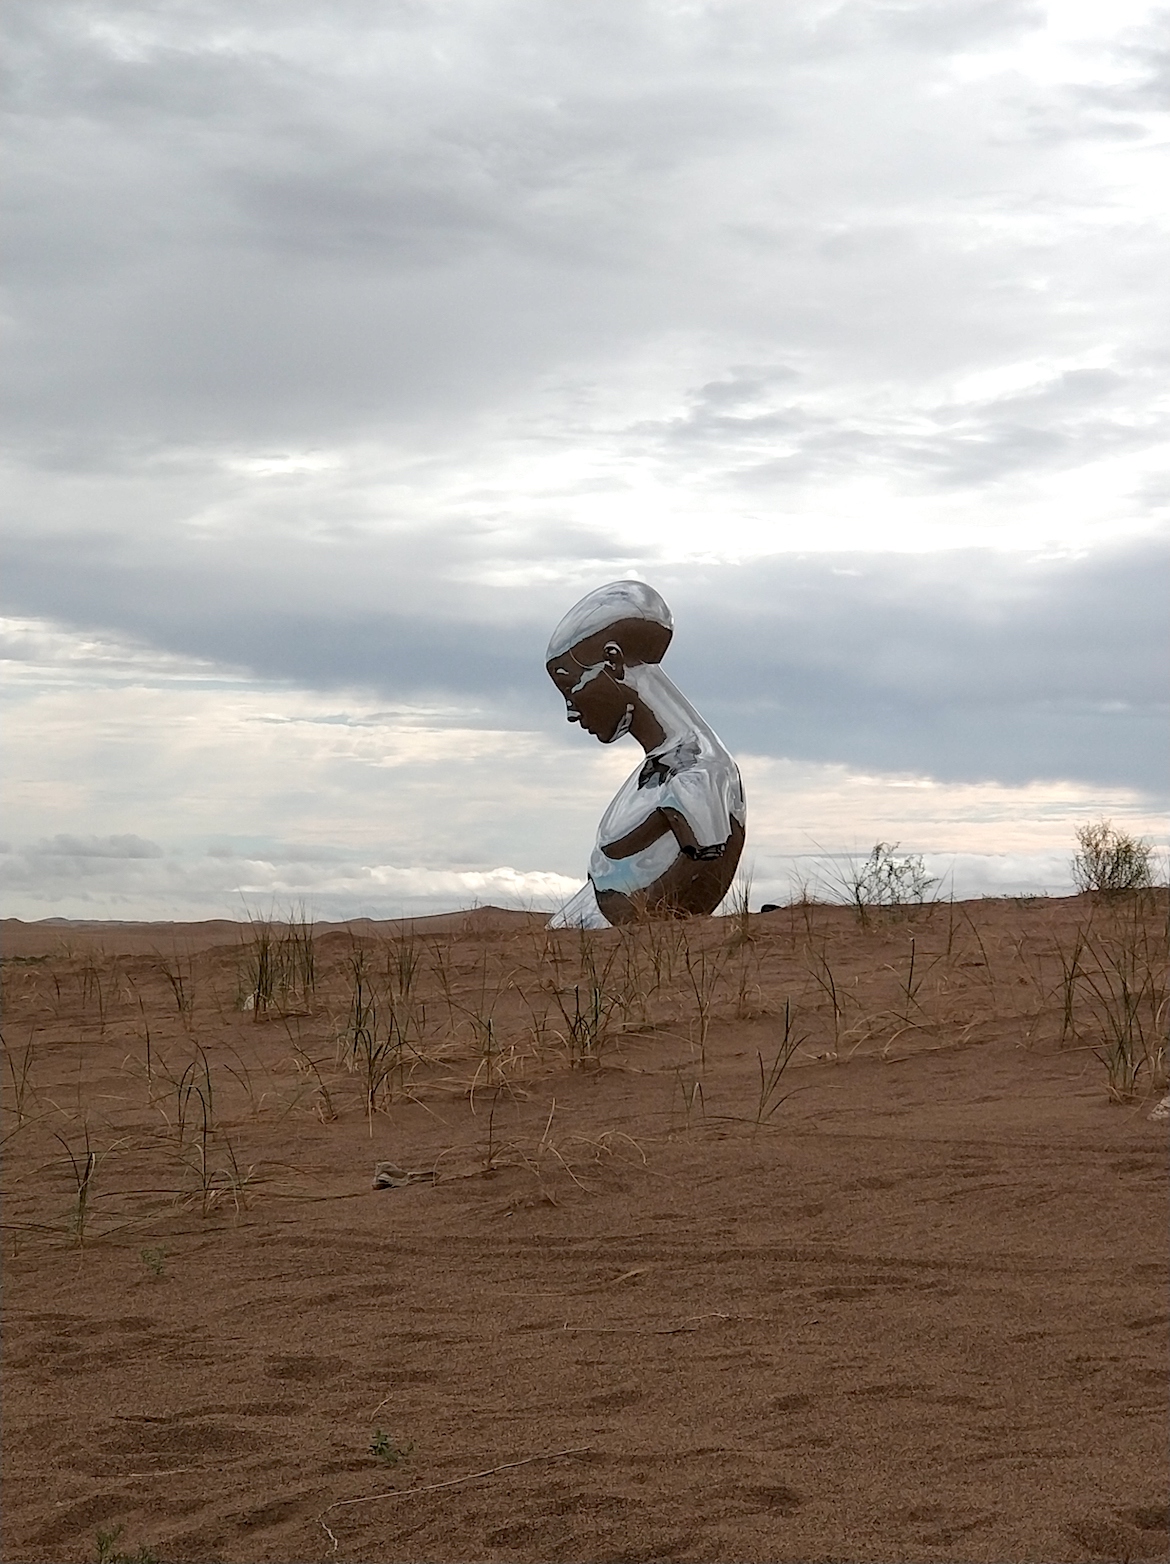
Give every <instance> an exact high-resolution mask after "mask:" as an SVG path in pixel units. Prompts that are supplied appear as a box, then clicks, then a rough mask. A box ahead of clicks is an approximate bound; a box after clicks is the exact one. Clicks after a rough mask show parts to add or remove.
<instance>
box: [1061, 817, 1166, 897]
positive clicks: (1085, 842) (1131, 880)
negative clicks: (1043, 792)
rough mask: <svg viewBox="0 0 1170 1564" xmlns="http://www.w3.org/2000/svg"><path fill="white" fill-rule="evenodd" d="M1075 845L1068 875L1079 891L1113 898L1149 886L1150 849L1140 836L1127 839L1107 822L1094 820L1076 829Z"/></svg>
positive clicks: (1128, 836) (1151, 859)
mask: <svg viewBox="0 0 1170 1564" xmlns="http://www.w3.org/2000/svg"><path fill="white" fill-rule="evenodd" d="M1077 843H1078V848H1077V852H1076V854H1075V855H1074V857H1073V859H1072V874H1073V881H1074V883H1075V885H1076V887H1077V889H1078V890H1079V891H1096V892H1098V893H1101V894H1104V895H1117V894H1118V893H1119V892H1122V891H1141V890H1147V889H1148V888H1149V887H1150V886H1151V885H1153V883H1154V868H1153V848H1152V847H1151V845H1150V843H1149V842H1147V841H1146V840H1145V838H1144V837H1141V836H1131V835H1130V834H1129V832H1128V831H1123V830H1122V829H1121V828H1120V827H1118V826H1115V825H1114V824H1113V822H1112V821H1111V820H1097V821H1086V822H1085V824H1084V825H1080V826H1078V827H1077Z"/></svg>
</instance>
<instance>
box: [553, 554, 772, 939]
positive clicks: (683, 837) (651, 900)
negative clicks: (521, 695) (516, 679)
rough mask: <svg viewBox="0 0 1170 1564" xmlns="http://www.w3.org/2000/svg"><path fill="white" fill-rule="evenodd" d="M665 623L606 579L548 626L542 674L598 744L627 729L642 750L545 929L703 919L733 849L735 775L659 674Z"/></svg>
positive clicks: (719, 893)
mask: <svg viewBox="0 0 1170 1564" xmlns="http://www.w3.org/2000/svg"><path fill="white" fill-rule="evenodd" d="M673 633H674V620H673V618H672V616H671V612H670V609H669V608H668V607H667V606H666V603H665V602H664V601H663V599H662V598H661V596H660V595H659V594H658V593H657V592H656V591H655V590H654V588H653V587H649V586H647V585H646V584H645V583H644V582H641V581H614V582H611V583H610V585H609V586H603V587H598V589H597V591H595V592H590V593H589V595H588V597H583V598H582V599H581V601H580V602H579V603H577V604H576V605H575V606H574V607H573V608H571V609H570V610H569V612H568V613H567V614H566V615H565V617H564V618H563V619H562V620H561V622H560V624H559V625H558V626H557V627H556V629H555V630H554V631H553V635H552V639H551V640H550V641H549V643H548V663H547V667H548V672H549V677H550V678H551V679H552V681H553V683H554V684H555V685H556V687H557V689H558V690H560V692H561V694H562V695H563V696H564V698H565V703H566V705H567V707H568V716H569V721H570V722H579V723H580V724H581V726H582V727H583V728H584V729H585V731H586V732H587V733H592V734H593V736H594V738H596V739H598V740H600V742H601V743H602V744H612V743H614V742H615V741H616V740H617V739H620V738H622V737H623V736H624V735H625V734H627V733H628V734H630V735H631V737H633V738H635V739H637V741H638V743H639V744H641V746H642V748H643V749H644V750H645V752H646V758H645V760H644V761H643V762H642V764H641V765H640V766H638V767H636V769H635V770H634V771H632V772H631V773H630V775H629V776H628V777H627V779H626V781H625V782H624V783H623V784H622V786H621V788H620V789H619V790H618V793H617V796H616V797H615V798H614V800H613V802H612V803H611V804H610V806H609V808H608V809H607V810H606V811H605V814H604V815H603V816H602V817H601V824H600V826H599V827H598V830H597V842H596V845H595V846H594V849H593V855H592V857H591V858H590V860H589V880H588V883H587V884H586V885H585V886H584V887H583V888H582V889H581V890H580V891H578V893H577V894H576V896H574V897H573V898H572V900H571V901H569V902H568V903H567V904H566V906H565V907H563V908H562V910H561V911H560V912H559V913H557V915H556V917H554V918H553V919H552V922H551V924H550V927H551V928H587V929H604V928H608V927H609V926H610V925H611V924H615V923H630V922H633V921H635V920H636V919H638V918H640V917H644V916H646V915H647V914H671V913H674V914H682V913H709V912H714V911H715V908H716V907H717V906H718V905H719V903H720V902H721V901H722V900H723V897H724V896H725V895H726V893H727V890H728V888H729V887H730V885H731V882H732V879H733V878H734V876H735V870H736V866H737V865H738V863H739V857H740V854H741V852H742V851H743V841H744V826H745V823H746V819H747V809H746V805H745V802H744V795H743V783H742V782H741V781H740V776H739V768H738V767H737V766H736V764H735V761H734V760H732V758H731V756H730V755H729V754H728V753H727V751H726V749H724V747H723V745H722V744H721V743H720V741H719V738H718V736H717V735H716V733H715V732H714V730H713V729H712V728H711V727H710V726H709V725H708V724H707V723H706V722H704V721H703V719H702V717H700V716H699V713H698V712H697V711H696V710H695V708H694V707H693V706H692V705H691V703H690V701H688V700H687V698H686V697H685V696H684V695H683V694H682V692H681V691H680V690H678V689H677V688H676V687H675V685H674V684H673V682H672V681H671V680H670V679H669V678H668V677H667V675H666V674H665V673H663V671H662V669H661V668H660V667H659V664H660V663H661V661H662V658H663V656H664V655H665V652H666V648H667V647H668V646H669V645H670V640H671V636H672V635H673Z"/></svg>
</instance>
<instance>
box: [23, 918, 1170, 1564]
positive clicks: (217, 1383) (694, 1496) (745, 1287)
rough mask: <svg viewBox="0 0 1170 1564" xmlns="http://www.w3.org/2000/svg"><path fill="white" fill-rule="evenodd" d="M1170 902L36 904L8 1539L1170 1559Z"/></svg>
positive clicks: (453, 1551)
mask: <svg viewBox="0 0 1170 1564" xmlns="http://www.w3.org/2000/svg"><path fill="white" fill-rule="evenodd" d="M1166 918H1167V907H1166V897H1165V894H1164V893H1160V894H1158V895H1153V894H1151V895H1149V896H1147V897H1144V898H1142V899H1140V900H1133V899H1129V898H1124V899H1121V900H1118V901H1114V902H1109V903H1100V904H1096V905H1094V904H1093V903H1092V902H1090V901H1089V900H1088V899H1086V898H1071V899H1068V900H1061V901H1034V902H1029V903H1019V902H1010V901H1003V902H977V903H966V904H960V905H954V906H952V905H939V906H936V907H933V908H927V909H921V910H918V911H915V912H913V913H875V914H873V915H871V917H870V918H869V920H868V922H867V923H866V924H865V925H864V926H863V925H861V924H859V922H858V920H857V918H856V917H855V916H854V915H853V914H851V913H849V912H847V911H846V910H844V909H841V908H831V907H817V906H797V907H793V908H786V909H783V910H782V911H779V912H776V913H770V914H767V915H756V916H753V917H751V918H750V919H742V920H734V919H720V920H708V921H706V922H695V923H680V924H657V925H650V926H647V927H646V928H642V929H638V930H633V931H615V932H614V933H612V934H604V935H595V936H589V937H588V938H586V939H583V938H581V937H579V936H576V935H573V934H568V933H562V934H557V935H555V936H549V935H547V934H546V932H545V931H544V929H543V928H542V926H541V924H542V920H541V919H540V918H539V917H536V916H531V915H525V914H518V913H507V912H503V911H500V910H499V909H480V910H478V911H476V912H474V913H470V914H455V915H450V916H448V917H444V918H439V919H415V920H412V923H411V924H403V923H400V924H396V925H388V924H374V923H369V922H362V923H355V924H352V925H348V926H324V925H322V926H318V927H317V928H316V929H315V930H313V931H312V937H311V938H306V935H307V934H308V931H306V930H304V929H296V928H294V929H292V930H291V931H290V930H288V929H273V930H271V931H269V936H270V937H268V936H266V935H265V932H264V931H263V930H262V929H260V928H258V926H256V925H250V926H249V925H234V924H230V923H225V922H219V923H203V924H188V925H179V924H166V925H153V926H150V925H141V924H106V925H101V924H90V925H77V924H69V925H63V924H21V923H17V922H14V921H11V920H10V921H8V922H6V923H4V924H3V926H2V934H3V950H4V956H5V979H6V993H7V1019H6V1026H5V1038H6V1051H7V1060H6V1065H5V1073H6V1080H5V1096H4V1109H5V1111H4V1134H5V1168H4V1193H5V1204H4V1250H5V1281H6V1286H5V1296H4V1308H5V1330H4V1343H3V1350H4V1433H5V1438H4V1479H5V1480H4V1498H5V1505H4V1521H3V1540H4V1558H5V1559H8V1560H13V1561H16V1560H28V1561H37V1560H83V1559H93V1558H97V1557H98V1556H99V1551H100V1550H101V1549H104V1551H105V1554H106V1556H107V1558H114V1557H117V1556H122V1557H128V1558H134V1557H139V1558H141V1559H143V1560H145V1559H147V1558H150V1557H154V1558H157V1559H159V1560H176V1561H177V1560H240V1561H244V1560H272V1561H293V1560H313V1559H338V1560H355V1561H356V1560H361V1561H380V1560H413V1559H419V1560H422V1559H452V1560H455V1559H478V1560H545V1559H565V1560H577V1559H589V1560H615V1561H616V1560H630V1561H633V1560H643V1559H644V1560H650V1559H680V1560H681V1559H705V1560H706V1559H710V1560H720V1559H787V1560H803V1559H839V1560H854V1559H856V1560H874V1561H891V1560H922V1561H928V1560H986V1561H996V1564H998V1561H1004V1560H1016V1559H1019V1560H1024V1559H1029V1560H1072V1561H1079V1560H1093V1559H1111V1560H1121V1559H1129V1560H1153V1559H1164V1558H1165V1557H1166V1555H1167V1543H1168V1534H1167V1506H1166V1493H1167V1487H1168V1481H1167V1480H1168V1476H1170V1473H1168V1470H1167V1466H1168V1462H1167V1452H1166V1439H1165V1431H1166V1410H1167V1407H1166V1401H1167V1397H1166V1375H1165V1369H1166V1346H1167V1327H1168V1320H1170V1309H1168V1306H1167V1292H1166V1282H1167V1223H1166V1215H1167V1212H1166V1198H1165V1189H1166V1185H1165V1174H1166V1162H1167V1146H1166V1140H1167V1126H1166V1123H1165V1121H1158V1120H1155V1119H1151V1117H1150V1112H1151V1108H1152V1107H1153V1105H1154V1103H1155V1102H1156V1101H1157V1099H1158V1098H1159V1097H1160V1096H1161V1095H1162V1093H1163V1092H1164V1091H1165V1082H1164V1070H1165V1060H1164V1055H1163V1054H1162V1053H1161V1052H1160V1049H1161V1039H1163V1038H1164V1029H1165V1017H1166V976H1165V955H1166ZM266 937H267V938H268V943H267V944H266V943H265V940H266ZM786 1002H787V1016H786ZM248 1006H250V1008H245V1007H248ZM786 1028H787V1030H786ZM382 1164H392V1165H393V1167H394V1168H395V1169H398V1170H401V1172H402V1174H403V1175H406V1174H413V1175H415V1177H414V1178H413V1179H411V1180H407V1179H406V1178H405V1177H402V1178H397V1177H390V1178H389V1179H388V1182H389V1183H390V1185H391V1187H387V1188H381V1189H375V1188H374V1187H373V1183H374V1172H375V1169H376V1168H377V1167H378V1166H379V1165H382ZM118 1527H121V1528H122V1530H121V1531H120V1532H118V1533H117V1535H116V1537H115V1536H113V1535H112V1534H114V1533H115V1532H116V1530H117V1528H118ZM99 1533H100V1534H101V1537H100V1539H99Z"/></svg>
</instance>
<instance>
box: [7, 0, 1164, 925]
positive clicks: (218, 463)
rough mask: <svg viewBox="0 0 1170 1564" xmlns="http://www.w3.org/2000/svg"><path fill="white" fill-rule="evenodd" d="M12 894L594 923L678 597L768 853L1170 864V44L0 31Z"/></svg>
mask: <svg viewBox="0 0 1170 1564" xmlns="http://www.w3.org/2000/svg"><path fill="white" fill-rule="evenodd" d="M6 27H7V31H8V34H9V40H8V41H9V51H8V53H9V61H10V64H9V76H8V79H7V83H6V86H7V92H6V103H7V110H6V122H5V132H6V135H5V141H6V145H7V146H8V148H9V150H10V159H11V167H10V171H9V174H8V177H7V180H6V195H7V202H8V212H7V215H6V217H5V230H6V233H7V235H8V238H9V245H8V265H7V278H8V284H9V289H8V294H7V297H6V300H5V303H4V306H3V328H4V332H5V337H6V342H5V347H4V355H5V364H6V368H7V370H8V373H7V376H6V377H5V385H4V391H3V396H4V407H3V415H4V426H5V429H6V431H7V447H6V453H5V458H4V482H5V489H6V497H5V503H4V514H5V518H6V519H5V543H6V560H5V567H4V576H3V594H4V604H3V606H4V612H5V614H6V615H7V616H8V618H7V620H6V621H5V628H4V654H5V657H6V659H7V660H6V669H7V673H8V677H7V679H6V681H5V683H6V693H5V702H6V707H7V713H6V728H7V731H8V734H9V742H8V744H7V745H6V746H5V753H6V759H5V766H6V768H7V771H8V780H7V782H6V794H7V797H8V808H7V809H6V826H5V831H6V836H7V840H6V841H5V842H4V843H3V844H0V846H2V848H3V852H4V857H3V860H2V861H0V870H2V871H3V877H4V882H5V884H6V887H7V889H6V901H5V904H4V908H3V910H4V911H7V912H10V913H15V914H17V915H20V916H27V917H44V916H50V915H55V914H56V915H69V916H94V917H97V916H113V917H134V916H154V917H171V916H173V917H186V916H204V915H217V914H222V913H229V914H231V913H235V914H237V915H238V914H239V912H240V911H241V908H242V906H243V905H244V904H245V903H247V904H249V905H253V906H258V905H261V904H263V905H265V906H267V905H269V904H270V903H271V902H272V901H273V899H275V900H276V901H278V902H286V901H288V900H290V899H292V898H294V897H296V898H300V897H304V898H306V899H307V900H308V901H309V902H310V903H311V905H312V906H313V907H314V908H315V909H316V910H317V911H319V912H320V913H321V914H322V915H328V916H339V915H346V914H358V913H367V912H370V913H375V914H392V913H395V912H398V911H422V910H429V909H433V908H438V907H440V906H453V905H467V904H469V903H471V902H472V901H475V900H481V901H484V900H491V901H497V902H499V901H508V902H511V903H517V902H519V903H527V904H531V905H540V906H553V905H555V904H556V903H557V901H558V900H559V899H561V898H562V897H563V896H564V895H566V894H568V893H569V892H570V891H571V890H572V889H573V888H574V887H575V886H576V884H577V883H579V880H580V876H581V875H582V873H583V870H584V864H585V859H586V856H587V853H588V848H589V845H590V842H591V839H592V834H593V831H594V828H595V825H596V821H597V818H598V817H599V815H600V813H601V811H602V809H603V807H604V805H605V804H606V802H607V801H608V798H609V796H610V793H611V792H612V790H613V788H614V787H615V786H616V784H617V782H618V781H619V780H620V778H621V776H622V775H623V774H624V772H625V771H626V770H628V769H629V768H630V766H632V764H633V763H634V760H635V758H636V753H635V750H634V748H633V746H632V741H626V742H625V743H623V744H621V745H618V746H615V747H614V749H612V750H603V749H601V748H600V747H599V746H596V745H595V744H592V741H590V740H589V739H588V738H587V737H586V736H585V735H583V734H581V733H580V732H579V731H578V730H576V729H572V730H570V729H569V728H567V726H566V725H565V724H564V721H563V715H564V713H563V706H561V705H560V703H559V701H558V698H557V696H556V693H555V691H554V690H553V688H552V686H551V684H549V683H548V681H547V679H546V677H545V675H544V671H543V653H544V646H545V642H546V640H547V637H548V633H549V631H550V630H551V628H552V626H553V625H554V624H555V623H556V621H557V620H558V619H559V618H560V617H561V615H562V613H563V612H564V611H565V609H566V608H568V607H569V606H570V604H571V603H572V602H573V601H574V600H575V598H576V597H577V596H579V595H580V594H581V593H582V592H584V591H586V590H588V589H589V588H591V587H593V586H596V585H599V584H601V583H602V582H604V581H607V580H611V579H614V578H615V577H619V576H627V575H638V576H641V577H644V578H645V579H646V580H649V581H651V582H652V583H653V584H654V585H655V586H657V587H658V588H659V589H660V590H661V591H662V592H664V594H665V595H666V596H667V598H668V600H669V601H670V602H671V604H672V606H673V607H674V610H675V616H676V621H677V631H676V637H675V644H674V646H673V648H672V650H671V652H670V654H669V659H668V664H667V666H668V668H669V670H670V671H671V672H672V673H673V674H674V676H675V678H676V680H677V681H678V682H679V683H680V684H681V685H682V686H683V688H684V689H686V690H687V691H688V693H690V694H691V695H692V697H693V698H694V699H695V700H696V701H697V702H698V703H699V705H700V706H701V708H702V709H703V710H704V712H705V713H706V714H707V715H708V716H709V717H710V719H711V720H712V721H713V722H714V724H715V725H716V727H717V728H718V729H719V730H720V732H721V733H722V734H723V736H724V738H725V739H726V740H727V742H728V743H729V744H730V745H731V747H732V748H733V750H734V751H735V752H736V753H737V755H738V756H739V757H740V759H741V763H742V766H743V770H744V775H745V780H746V783H747V787H748V795H749V808H750V823H749V847H748V853H747V858H748V860H749V861H750V862H751V864H752V865H753V866H754V869H755V875H756V884H757V900H758V898H759V895H760V894H761V893H762V894H765V895H769V896H780V895H782V894H783V893H784V891H785V889H786V886H787V884H788V881H789V878H790V876H791V875H792V874H794V873H795V874H797V875H799V876H805V877H807V875H808V873H809V872H810V866H812V869H813V870H814V871H815V868H816V864H817V862H818V860H819V861H820V862H822V863H823V862H824V855H825V854H827V853H833V852H843V851H850V850H860V851H865V850H867V849H868V847H869V846H870V845H872V843H873V842H874V841H875V840H877V839H879V838H880V839H882V840H891V841H893V840H896V841H900V842H901V843H902V844H903V846H904V848H905V849H906V850H911V851H921V852H924V853H925V854H926V855H927V857H928V861H929V862H930V865H931V867H932V868H935V869H936V871H937V872H938V873H940V874H946V875H950V876H951V877H952V878H953V882H954V884H955V886H956V889H957V890H959V891H960V893H972V894H974V893H981V892H999V891H1022V890H1033V889H1048V890H1051V891H1061V890H1063V889H1066V888H1067V886H1068V857H1069V854H1070V852H1071V849H1072V846H1073V831H1074V828H1075V825H1076V823H1077V822H1078V821H1080V820H1083V819H1086V818H1089V817H1090V816H1095V815H1100V814H1108V815H1111V816H1113V817H1114V818H1116V819H1118V820H1121V821H1124V822H1125V823H1127V824H1129V825H1130V826H1132V828H1134V829H1136V830H1140V831H1144V832H1146V833H1147V834H1149V835H1153V836H1156V837H1158V838H1159V839H1162V838H1164V830H1165V828H1164V824H1163V821H1164V815H1165V809H1166V806H1167V802H1168V792H1170V789H1168V787H1167V780H1166V749H1167V745H1166V740H1167V682H1166V674H1167V666H1166V645H1167V629H1168V628H1170V625H1168V620H1170V609H1168V604H1170V593H1168V592H1167V586H1168V584H1170V581H1168V577H1170V572H1168V570H1167V564H1168V555H1170V542H1168V530H1170V529H1168V528H1167V510H1168V503H1170V476H1168V470H1167V462H1166V456H1167V448H1168V444H1170V440H1168V433H1167V424H1168V403H1170V398H1168V396H1167V389H1166V385H1167V382H1166V370H1167V365H1168V362H1170V332H1168V330H1167V312H1168V304H1167V295H1168V290H1167V287H1166V277H1167V276H1168V275H1170V254H1168V253H1167V252H1168V249H1170V247H1168V245H1167V242H1166V238H1167V226H1168V224H1167V217H1168V213H1167V191H1170V167H1168V161H1170V160H1168V158H1167V141H1168V136H1167V114H1166V110H1167V100H1168V98H1170V13H1167V11H1166V10H1165V9H1163V10H1159V9H1158V8H1157V7H1154V6H1151V5H1147V4H1145V3H1139V0H1117V3H1111V4H1110V5H1108V6H1105V5H1102V4H1101V3H1100V0H1086V3H1076V0H1062V3H1060V4H1053V5H1051V6H1045V5H1043V4H1032V3H1017V0H935V3H926V0H921V3H920V0H902V3H864V0H856V3H844V4H839V3H829V0H824V3H806V0H786V3H785V4H783V5H777V4H775V3H772V0H759V3H736V0H721V3H701V0H696V3H659V4H638V3H636V0H621V3H620V4H619V3H613V4H609V3H606V0H590V4H588V5H583V6H574V5H548V4H536V3H529V4H519V3H516V4H513V3H508V0H481V3H478V4H476V3H461V0H448V3H444V4H441V5H439V4H434V5H425V4H418V3H414V0H402V3H393V0H369V3H366V0H329V3H325V0H231V3H230V4H229V3H227V0H223V3H219V0H167V3H154V4H149V3H131V0H125V3H104V0H84V3H77V4H70V3H68V0H55V3H54V4H52V5H23V6H12V7H9V8H8V10H7V13H6Z"/></svg>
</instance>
